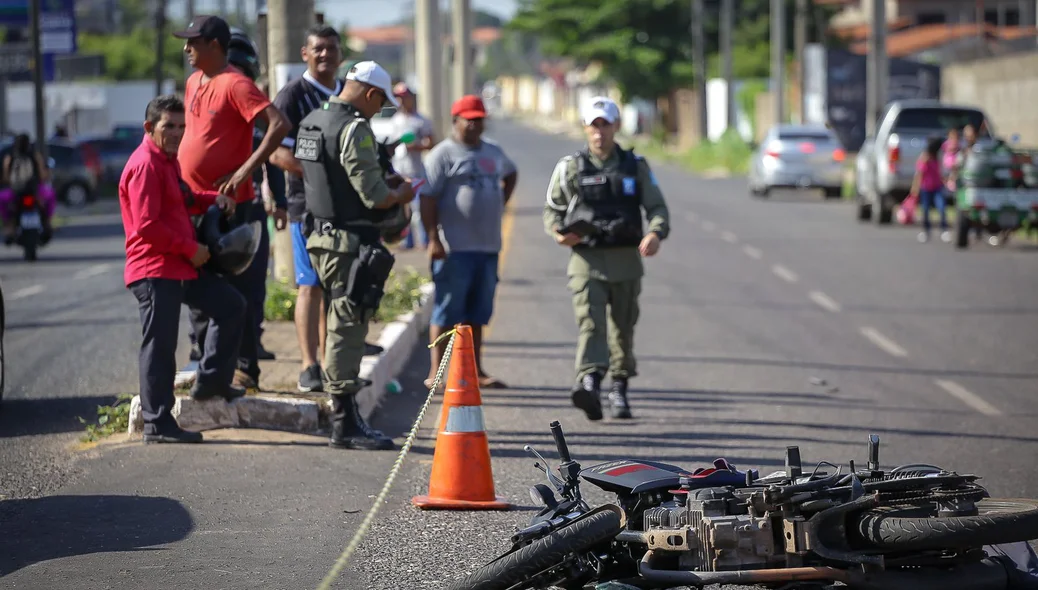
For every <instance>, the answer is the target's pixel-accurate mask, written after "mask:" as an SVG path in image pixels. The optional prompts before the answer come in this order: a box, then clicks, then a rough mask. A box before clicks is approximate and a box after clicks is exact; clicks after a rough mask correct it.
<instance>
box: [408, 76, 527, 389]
mask: <svg viewBox="0 0 1038 590" xmlns="http://www.w3.org/2000/svg"><path fill="white" fill-rule="evenodd" d="M451 117H452V120H453V134H452V136H451V137H449V138H447V139H445V140H443V141H442V142H440V143H438V144H437V145H436V147H434V148H433V149H432V150H431V151H430V152H429V155H428V156H427V157H426V160H425V171H426V178H427V183H426V185H425V186H423V187H421V188H420V189H419V190H420V194H421V215H422V223H423V224H424V225H425V231H426V233H428V235H429V258H430V259H431V261H432V278H433V284H434V285H435V287H436V295H435V305H434V307H433V312H432V319H431V321H430V326H429V339H430V340H429V341H430V342H435V341H436V339H438V338H439V337H440V335H441V334H443V333H444V332H446V331H447V330H449V329H451V328H453V327H454V326H455V325H456V324H468V325H470V326H472V336H473V346H474V348H475V351H474V352H475V355H476V368H477V369H478V371H479V384H480V387H489V388H500V387H504V386H505V385H504V383H501V382H500V381H498V380H497V379H494V378H492V377H490V376H488V375H487V374H486V373H485V372H484V371H483V360H482V344H483V326H485V325H487V324H488V323H490V318H491V316H492V315H493V309H494V294H495V292H496V289H497V262H498V260H497V259H498V252H500V250H501V216H502V215H503V214H504V209H505V203H507V202H508V199H509V198H511V196H512V191H514V190H515V184H516V180H517V178H518V174H517V171H516V168H515V163H513V162H512V160H511V159H510V158H509V157H508V156H506V155H505V153H504V151H502V150H501V148H500V147H498V146H497V145H496V144H493V143H490V142H488V141H486V140H484V139H482V135H483V120H484V118H485V117H486V109H485V108H484V106H483V101H482V100H481V99H480V98H479V97H478V96H474V95H466V96H463V97H461V98H459V99H458V100H457V101H456V102H455V103H454V105H453V106H452V107H451ZM446 347H447V343H446V342H441V343H440V344H438V345H436V346H434V347H433V349H432V352H431V354H432V366H431V367H430V369H429V378H428V379H426V387H432V382H433V378H434V377H435V376H436V370H437V368H438V367H439V365H440V359H442V358H443V353H444V351H445V350H446Z"/></svg>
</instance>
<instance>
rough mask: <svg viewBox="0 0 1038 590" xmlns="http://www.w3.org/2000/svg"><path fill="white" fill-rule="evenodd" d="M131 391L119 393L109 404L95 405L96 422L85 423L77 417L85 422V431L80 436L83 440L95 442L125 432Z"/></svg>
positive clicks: (128, 417)
mask: <svg viewBox="0 0 1038 590" xmlns="http://www.w3.org/2000/svg"><path fill="white" fill-rule="evenodd" d="M134 397H135V396H134V394H132V393H121V394H119V396H118V397H117V398H116V402H115V404H113V405H111V406H97V424H87V421H86V420H85V419H83V418H82V417H79V422H80V424H86V433H85V434H84V435H83V436H82V437H81V438H80V440H81V441H83V442H95V441H98V440H101V439H102V438H105V437H106V436H111V435H113V434H115V433H117V432H126V431H127V430H128V429H129V428H130V400H132V399H133V398H134Z"/></svg>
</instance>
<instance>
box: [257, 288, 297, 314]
mask: <svg viewBox="0 0 1038 590" xmlns="http://www.w3.org/2000/svg"><path fill="white" fill-rule="evenodd" d="M295 314H296V289H295V287H294V286H293V284H292V283H289V282H287V281H269V282H268V283H267V298H266V300H264V301H263V318H264V319H266V320H267V321H269V322H275V321H286V322H290V321H292V319H293V318H294V317H295Z"/></svg>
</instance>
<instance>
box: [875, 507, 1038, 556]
mask: <svg viewBox="0 0 1038 590" xmlns="http://www.w3.org/2000/svg"><path fill="white" fill-rule="evenodd" d="M977 510H978V514H977V515H976V516H951V517H933V516H923V517H920V516H918V515H919V508H913V507H883V508H875V509H872V510H868V511H866V512H865V513H864V514H862V516H861V518H860V519H859V520H858V523H857V525H856V527H855V528H856V529H857V531H858V534H859V535H861V537H862V538H863V539H864V540H865V541H867V542H868V543H870V544H871V545H873V546H875V547H878V548H880V549H892V550H898V551H901V550H904V551H917V550H927V549H958V548H968V547H980V546H982V545H999V544H1003V543H1017V542H1020V541H1030V540H1032V539H1038V501H1036V500H1023V499H1002V498H986V499H983V500H980V501H979V502H977Z"/></svg>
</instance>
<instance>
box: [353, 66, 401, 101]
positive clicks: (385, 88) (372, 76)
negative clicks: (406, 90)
mask: <svg viewBox="0 0 1038 590" xmlns="http://www.w3.org/2000/svg"><path fill="white" fill-rule="evenodd" d="M346 79H347V80H356V81H358V82H364V83H365V84H371V85H372V86H374V87H375V88H378V89H379V90H381V91H382V92H383V93H384V94H385V95H386V98H387V99H388V100H389V103H390V104H392V105H393V106H395V107H398V108H399V107H400V99H398V98H397V97H396V96H394V95H393V78H391V77H390V75H389V72H387V71H386V70H385V68H383V67H382V66H380V65H378V64H377V63H375V62H373V61H361V62H357V63H355V64H353V66H352V67H350V69H349V71H348V72H346Z"/></svg>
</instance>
